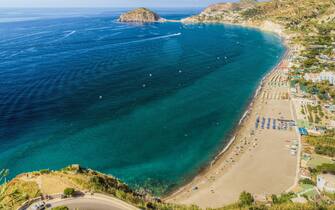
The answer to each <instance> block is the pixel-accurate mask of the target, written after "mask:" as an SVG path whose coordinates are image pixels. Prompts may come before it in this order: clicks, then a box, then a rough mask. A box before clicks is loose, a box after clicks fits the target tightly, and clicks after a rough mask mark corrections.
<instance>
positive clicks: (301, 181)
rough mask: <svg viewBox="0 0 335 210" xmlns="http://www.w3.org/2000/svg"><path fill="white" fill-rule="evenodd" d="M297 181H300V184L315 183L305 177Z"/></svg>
mask: <svg viewBox="0 0 335 210" xmlns="http://www.w3.org/2000/svg"><path fill="white" fill-rule="evenodd" d="M299 182H300V183H301V184H310V185H315V183H314V182H313V181H312V180H310V179H307V178H305V179H301V180H299Z"/></svg>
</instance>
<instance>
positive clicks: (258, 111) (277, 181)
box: [165, 50, 298, 208]
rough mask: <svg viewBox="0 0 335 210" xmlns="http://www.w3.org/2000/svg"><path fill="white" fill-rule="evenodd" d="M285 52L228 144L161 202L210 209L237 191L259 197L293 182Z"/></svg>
mask: <svg viewBox="0 0 335 210" xmlns="http://www.w3.org/2000/svg"><path fill="white" fill-rule="evenodd" d="M289 56H290V52H289V50H288V51H287V53H286V54H285V56H284V57H283V59H282V60H281V62H280V63H279V64H278V66H276V68H274V69H273V70H272V71H271V72H270V73H269V74H268V75H267V76H266V77H265V78H264V79H263V81H262V83H261V85H260V86H259V89H258V90H257V91H256V94H255V97H254V100H253V101H252V102H251V104H250V106H249V108H248V111H247V112H246V114H245V115H244V118H243V120H242V121H241V123H240V125H238V128H237V130H236V132H235V134H234V137H233V138H232V140H231V142H230V144H229V146H227V147H226V148H225V149H224V150H223V151H222V152H221V153H220V154H219V156H218V157H217V158H216V159H215V160H214V161H213V162H212V164H211V166H209V167H208V168H207V170H205V171H203V172H202V173H200V174H199V175H198V176H197V177H195V178H194V179H193V180H192V181H191V182H190V183H188V184H187V185H185V186H183V187H182V188H180V189H179V190H178V191H176V192H174V193H173V194H172V195H170V196H168V197H167V198H166V199H165V200H166V201H167V202H173V203H180V204H196V205H198V206H200V207H202V208H206V207H213V208H214V207H221V206H223V205H225V204H230V203H234V202H236V201H237V200H238V197H239V195H240V193H241V192H242V191H247V192H250V193H252V194H254V195H255V196H256V199H259V200H263V199H265V197H266V196H267V195H271V194H279V193H282V192H284V191H286V190H288V189H289V188H290V187H291V186H293V185H294V184H295V181H296V172H297V156H298V154H292V151H291V149H290V147H291V145H292V143H293V142H294V140H298V134H297V132H296V127H294V126H290V123H288V122H289V121H290V120H294V119H293V118H294V115H293V109H292V104H291V100H290V94H289V84H288V78H287V58H288V57H289ZM257 122H258V123H257ZM256 123H257V126H256ZM262 124H263V125H264V127H263V126H262Z"/></svg>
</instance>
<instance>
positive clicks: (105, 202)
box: [20, 193, 139, 210]
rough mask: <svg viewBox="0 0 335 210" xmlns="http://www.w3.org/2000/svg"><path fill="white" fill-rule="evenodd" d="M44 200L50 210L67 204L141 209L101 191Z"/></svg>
mask: <svg viewBox="0 0 335 210" xmlns="http://www.w3.org/2000/svg"><path fill="white" fill-rule="evenodd" d="M54 196H55V195H54ZM40 202H41V201H36V202H35V203H33V204H31V205H30V206H29V207H21V208H20V209H22V210H31V209H33V208H32V207H33V206H34V205H36V204H37V203H40ZM44 202H45V204H46V206H47V207H48V208H47V209H49V210H50V209H51V208H54V207H57V206H67V207H68V208H69V209H70V210H139V209H138V208H136V207H134V206H132V205H130V204H128V203H126V202H124V201H122V200H119V199H117V198H114V197H111V196H107V195H104V194H100V193H95V194H93V195H91V194H86V195H84V196H82V197H73V198H65V199H62V198H61V197H60V196H58V197H56V198H54V199H52V200H44Z"/></svg>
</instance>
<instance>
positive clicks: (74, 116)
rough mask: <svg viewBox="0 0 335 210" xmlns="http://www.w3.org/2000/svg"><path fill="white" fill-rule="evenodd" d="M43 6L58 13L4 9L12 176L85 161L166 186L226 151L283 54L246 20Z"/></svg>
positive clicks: (2, 46)
mask: <svg viewBox="0 0 335 210" xmlns="http://www.w3.org/2000/svg"><path fill="white" fill-rule="evenodd" d="M19 12H20V11H19ZM43 12H44V13H47V14H53V15H51V16H47V17H45V16H43V15H41V13H42V11H39V10H34V11H33V14H34V15H30V16H29V15H26V14H29V11H24V12H22V13H19V14H21V15H17V14H16V15H15V14H14V15H13V13H12V12H11V11H8V17H7V16H6V13H2V15H1V16H0V81H1V82H0V98H1V103H0V168H9V169H10V175H11V177H13V176H15V175H17V174H19V173H22V172H25V171H32V170H38V169H43V168H50V169H59V168H62V167H64V166H66V165H69V164H72V163H79V164H81V165H83V166H86V167H90V168H93V169H96V170H98V171H101V172H104V173H109V174H113V175H115V176H117V177H119V178H120V179H122V180H124V181H125V182H126V183H129V184H130V185H132V186H142V187H148V188H149V189H151V190H153V191H154V192H155V193H157V194H162V193H166V192H167V191H169V190H170V189H172V188H173V187H175V186H177V185H180V184H181V183H183V182H184V181H185V180H186V179H188V178H190V177H192V176H194V175H195V174H196V173H197V172H198V171H199V170H200V169H201V168H202V167H204V166H205V165H206V164H207V163H209V162H210V160H211V159H212V158H213V157H214V155H215V154H216V153H217V152H218V149H220V148H222V145H224V144H225V143H226V142H225V141H227V140H228V139H227V137H228V135H229V133H230V132H231V131H232V129H233V128H234V126H235V125H236V124H237V123H238V121H239V119H240V117H241V116H242V114H243V112H244V111H245V108H246V107H247V105H248V102H249V101H250V99H251V97H252V95H253V93H254V91H255V89H256V88H257V85H258V84H259V82H260V80H261V79H262V77H263V76H264V75H265V74H266V73H267V72H269V71H270V70H271V68H272V67H274V66H275V65H276V64H277V63H278V62H279V59H280V57H281V56H282V54H283V53H284V51H285V48H284V46H283V45H282V43H281V41H280V39H279V37H277V36H274V35H272V34H269V33H263V32H260V31H258V30H255V29H250V28H243V27H238V26H228V25H182V24H180V23H164V24H161V23H153V24H145V25H141V24H124V23H118V22H116V17H117V15H118V14H119V13H120V12H119V11H114V12H113V11H112V12H111V11H104V10H98V11H96V10H88V11H87V10H85V11H83V10H75V11H71V10H67V11H66V12H64V11H63V12H62V13H60V11H57V10H52V11H49V12H45V11H43ZM158 12H159V11H158ZM44 13H43V14H44ZM161 14H163V15H162V16H163V17H167V18H176V19H178V18H181V17H186V16H188V15H191V14H194V11H191V10H185V11H181V10H178V11H177V10H175V11H170V10H164V11H162V12H161ZM15 18H16V19H15ZM17 18H19V19H17ZM24 18H26V19H24ZM32 18H33V19H32ZM1 19H2V20H3V21H1Z"/></svg>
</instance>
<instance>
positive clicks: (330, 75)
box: [304, 71, 335, 85]
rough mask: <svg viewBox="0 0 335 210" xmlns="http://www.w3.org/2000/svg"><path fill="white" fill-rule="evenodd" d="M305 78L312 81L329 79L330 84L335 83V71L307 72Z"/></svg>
mask: <svg viewBox="0 0 335 210" xmlns="http://www.w3.org/2000/svg"><path fill="white" fill-rule="evenodd" d="M304 78H305V80H311V81H312V82H321V81H328V82H329V83H330V84H333V85H334V84H335V72H331V71H322V72H321V73H307V74H305V76H304Z"/></svg>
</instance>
